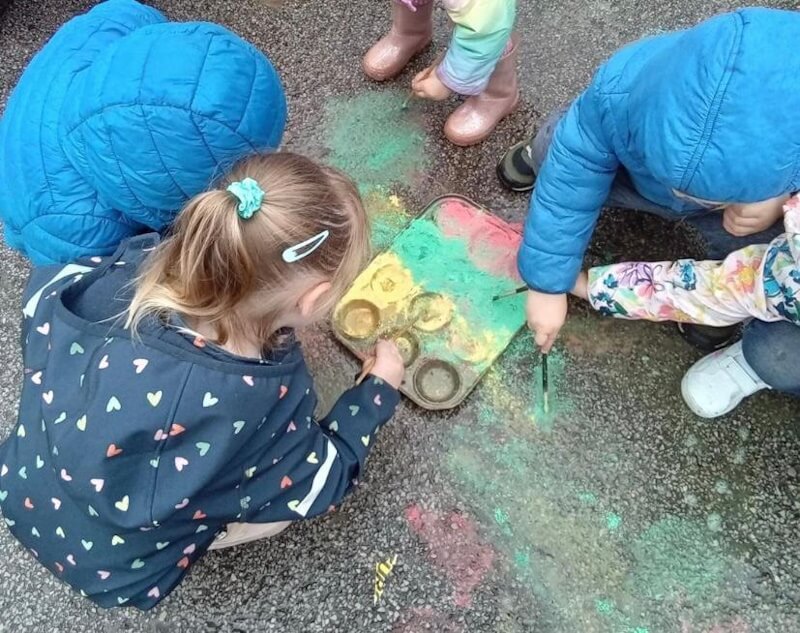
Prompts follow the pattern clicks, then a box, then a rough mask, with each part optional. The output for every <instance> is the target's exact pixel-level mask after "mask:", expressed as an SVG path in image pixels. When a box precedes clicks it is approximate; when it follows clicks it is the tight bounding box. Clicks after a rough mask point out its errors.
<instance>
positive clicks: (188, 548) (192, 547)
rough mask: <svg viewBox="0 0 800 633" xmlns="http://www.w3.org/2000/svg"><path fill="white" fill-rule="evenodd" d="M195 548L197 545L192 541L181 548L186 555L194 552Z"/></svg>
mask: <svg viewBox="0 0 800 633" xmlns="http://www.w3.org/2000/svg"><path fill="white" fill-rule="evenodd" d="M196 548H197V546H196V545H195V544H194V543H192V544H191V545H187V546H186V547H184V548H183V553H184V554H186V555H187V556H188V555H190V554H194V550H195V549H196Z"/></svg>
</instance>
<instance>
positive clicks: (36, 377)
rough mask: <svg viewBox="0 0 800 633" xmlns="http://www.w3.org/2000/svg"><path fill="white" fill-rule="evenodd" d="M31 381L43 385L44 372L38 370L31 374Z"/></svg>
mask: <svg viewBox="0 0 800 633" xmlns="http://www.w3.org/2000/svg"><path fill="white" fill-rule="evenodd" d="M31 382H32V383H33V384H34V385H41V384H42V372H40V371H37V372H36V373H35V374H33V375H31Z"/></svg>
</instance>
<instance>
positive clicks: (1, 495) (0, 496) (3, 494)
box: [0, 490, 8, 502]
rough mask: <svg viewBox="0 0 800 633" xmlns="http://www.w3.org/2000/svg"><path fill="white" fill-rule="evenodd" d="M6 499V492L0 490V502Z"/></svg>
mask: <svg viewBox="0 0 800 633" xmlns="http://www.w3.org/2000/svg"><path fill="white" fill-rule="evenodd" d="M7 498H8V490H0V502H1V501H5V500H6V499H7Z"/></svg>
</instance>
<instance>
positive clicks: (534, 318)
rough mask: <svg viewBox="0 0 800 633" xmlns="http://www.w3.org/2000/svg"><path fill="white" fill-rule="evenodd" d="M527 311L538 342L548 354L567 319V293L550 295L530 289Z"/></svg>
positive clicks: (530, 325)
mask: <svg viewBox="0 0 800 633" xmlns="http://www.w3.org/2000/svg"><path fill="white" fill-rule="evenodd" d="M525 312H526V314H527V317H528V327H529V328H530V329H531V330H532V331H533V334H534V339H535V340H536V344H537V345H538V346H539V347H540V348H541V349H542V352H543V353H545V354H546V353H547V352H549V351H550V348H551V347H553V344H554V343H555V342H556V338H557V337H558V333H559V332H560V331H561V327H562V326H563V325H564V322H565V321H566V320H567V295H549V294H545V293H543V292H537V291H535V290H528V300H527V303H526V306H525Z"/></svg>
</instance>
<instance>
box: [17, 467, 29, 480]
mask: <svg viewBox="0 0 800 633" xmlns="http://www.w3.org/2000/svg"><path fill="white" fill-rule="evenodd" d="M17 474H18V475H19V476H20V478H21V479H27V478H28V468H27V466H23V467H22V468H20V469H19V471H17Z"/></svg>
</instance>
